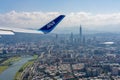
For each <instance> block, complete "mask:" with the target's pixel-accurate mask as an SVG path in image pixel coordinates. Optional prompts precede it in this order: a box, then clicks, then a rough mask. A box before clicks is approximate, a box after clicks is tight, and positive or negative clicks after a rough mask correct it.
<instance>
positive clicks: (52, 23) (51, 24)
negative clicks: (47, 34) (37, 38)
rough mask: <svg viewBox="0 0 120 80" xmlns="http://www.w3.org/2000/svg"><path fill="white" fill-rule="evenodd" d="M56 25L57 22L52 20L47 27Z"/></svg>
mask: <svg viewBox="0 0 120 80" xmlns="http://www.w3.org/2000/svg"><path fill="white" fill-rule="evenodd" d="M54 25H55V22H54V21H52V22H50V23H49V24H48V25H47V29H49V28H50V27H51V26H54Z"/></svg>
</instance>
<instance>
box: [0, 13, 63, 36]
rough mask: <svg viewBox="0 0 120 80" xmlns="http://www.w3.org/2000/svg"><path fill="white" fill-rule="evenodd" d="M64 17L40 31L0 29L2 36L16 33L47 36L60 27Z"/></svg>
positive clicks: (59, 17) (61, 16) (51, 22)
mask: <svg viewBox="0 0 120 80" xmlns="http://www.w3.org/2000/svg"><path fill="white" fill-rule="evenodd" d="M64 17H65V15H60V16H58V17H57V18H55V19H54V20H52V21H50V22H49V23H48V24H46V25H44V26H43V27H42V28H40V29H38V30H31V29H20V28H12V29H11V28H0V35H14V34H15V32H19V33H36V34H47V33H49V32H51V31H52V30H53V29H54V28H55V27H56V26H57V25H58V23H59V22H61V20H62V19H63V18H64Z"/></svg>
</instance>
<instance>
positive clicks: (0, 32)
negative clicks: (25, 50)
mask: <svg viewBox="0 0 120 80" xmlns="http://www.w3.org/2000/svg"><path fill="white" fill-rule="evenodd" d="M0 35H14V32H13V31H11V30H10V31H9V30H1V29H0Z"/></svg>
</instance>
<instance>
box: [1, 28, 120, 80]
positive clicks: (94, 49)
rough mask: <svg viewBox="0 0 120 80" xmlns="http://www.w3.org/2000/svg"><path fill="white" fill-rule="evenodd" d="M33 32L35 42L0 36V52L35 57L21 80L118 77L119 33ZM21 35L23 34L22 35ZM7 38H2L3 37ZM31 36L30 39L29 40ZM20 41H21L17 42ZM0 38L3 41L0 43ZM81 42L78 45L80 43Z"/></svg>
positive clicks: (119, 58)
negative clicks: (44, 34) (44, 33)
mask: <svg viewBox="0 0 120 80" xmlns="http://www.w3.org/2000/svg"><path fill="white" fill-rule="evenodd" d="M79 33H80V34H74V33H70V34H62V35H60V34H50V35H46V36H44V37H43V36H39V35H37V36H36V35H33V36H32V37H34V38H35V39H36V41H34V40H32V39H31V37H28V36H27V34H26V35H24V37H26V36H27V37H26V39H24V40H22V38H20V35H19V39H20V40H17V39H15V38H14V37H13V36H11V37H12V39H15V40H14V43H12V41H13V40H10V39H11V37H4V36H3V38H1V41H0V42H1V43H0V55H1V61H2V59H3V60H4V57H10V56H14V55H33V54H37V55H38V56H39V57H38V58H37V60H35V62H34V64H33V65H32V66H29V67H28V68H26V69H25V70H24V71H23V73H22V75H21V79H22V80H97V79H100V80H119V79H120V42H119V40H120V37H119V34H112V33H104V34H103V33H100V34H84V36H83V33H82V27H81V26H80V32H79ZM22 36H23V35H22ZM7 38H8V39H9V41H6V42H5V41H4V39H7ZM34 38H33V39H34ZM30 39H31V40H30ZM21 40H22V41H21ZM3 41H4V42H3ZM81 43H82V44H81Z"/></svg>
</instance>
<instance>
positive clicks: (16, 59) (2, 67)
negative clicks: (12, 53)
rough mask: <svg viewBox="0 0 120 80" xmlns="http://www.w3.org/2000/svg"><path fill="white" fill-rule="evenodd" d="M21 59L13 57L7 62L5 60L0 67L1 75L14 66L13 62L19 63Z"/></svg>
mask: <svg viewBox="0 0 120 80" xmlns="http://www.w3.org/2000/svg"><path fill="white" fill-rule="evenodd" d="M20 59H21V57H11V58H9V59H7V60H5V61H4V62H3V63H1V66H0V73H2V72H3V71H4V70H6V69H7V68H8V67H9V66H10V65H12V63H13V62H15V61H19V60H20Z"/></svg>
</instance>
